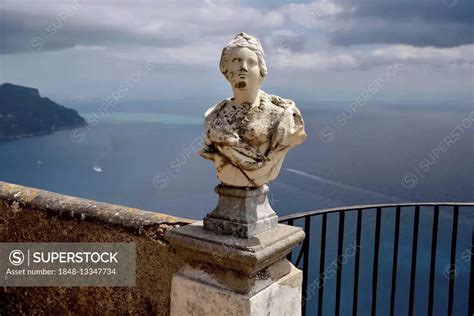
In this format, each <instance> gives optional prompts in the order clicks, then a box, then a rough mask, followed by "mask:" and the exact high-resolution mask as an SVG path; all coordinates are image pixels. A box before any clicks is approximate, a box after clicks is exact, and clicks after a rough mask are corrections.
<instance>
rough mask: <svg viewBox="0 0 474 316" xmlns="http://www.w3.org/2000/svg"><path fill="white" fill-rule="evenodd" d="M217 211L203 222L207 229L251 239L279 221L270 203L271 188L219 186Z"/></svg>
mask: <svg viewBox="0 0 474 316" xmlns="http://www.w3.org/2000/svg"><path fill="white" fill-rule="evenodd" d="M214 190H215V191H216V193H217V194H219V202H218V204H217V207H216V208H215V209H214V210H213V211H212V212H211V213H209V214H207V216H206V217H205V218H204V228H205V229H207V230H211V231H214V232H217V233H220V234H228V235H236V236H240V237H244V238H249V237H252V236H255V235H257V234H260V233H263V232H265V231H268V230H270V229H273V228H275V227H277V225H278V217H277V215H276V214H275V212H274V211H273V209H272V207H271V206H270V203H269V202H268V198H267V194H268V186H267V185H263V186H261V187H256V188H236V187H229V186H225V185H219V186H217V187H216V188H215V189H214Z"/></svg>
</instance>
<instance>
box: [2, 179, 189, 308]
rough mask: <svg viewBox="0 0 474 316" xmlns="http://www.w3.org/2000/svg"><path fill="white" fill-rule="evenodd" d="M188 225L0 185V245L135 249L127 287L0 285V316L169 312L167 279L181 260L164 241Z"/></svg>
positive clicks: (164, 217)
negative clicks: (127, 245) (131, 245)
mask: <svg viewBox="0 0 474 316" xmlns="http://www.w3.org/2000/svg"><path fill="white" fill-rule="evenodd" d="M191 222H192V221H190V220H187V219H181V218H176V217H172V216H169V215H164V214H160V213H155V212H147V211H143V210H139V209H133V208H128V207H124V206H117V205H111V204H106V203H100V202H95V201H91V200H85V199H80V198H75V197H70V196H65V195H61V194H56V193H51V192H47V191H43V190H37V189H32V188H27V187H23V186H18V185H13V184H9V183H5V182H0V242H135V243H136V249H137V263H136V265H137V270H136V287H134V288H127V287H115V288H111V287H73V288H63V287H61V288H59V287H16V288H8V287H7V288H0V315H17V314H23V315H50V314H54V315H72V314H75V315H77V314H81V315H94V314H104V315H105V314H111V313H113V314H119V315H122V314H153V315H168V314H169V308H170V292H171V289H170V287H171V277H172V275H173V273H175V272H176V271H178V270H179V269H180V268H181V266H182V264H183V261H182V259H181V258H180V257H178V256H177V255H176V254H175V253H174V252H173V251H172V250H171V248H170V247H169V246H168V243H167V242H166V240H165V239H164V237H163V236H164V234H165V233H166V232H167V231H168V230H170V229H172V228H176V227H179V226H183V225H187V224H189V223H191ZM0 255H3V254H0Z"/></svg>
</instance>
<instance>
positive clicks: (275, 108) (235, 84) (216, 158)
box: [200, 33, 306, 188]
mask: <svg viewBox="0 0 474 316" xmlns="http://www.w3.org/2000/svg"><path fill="white" fill-rule="evenodd" d="M220 70H221V72H222V74H223V75H224V76H225V77H226V79H227V80H228V81H229V83H230V84H231V87H232V91H233V94H234V96H233V97H232V98H227V99H224V100H222V101H221V102H219V103H217V104H216V105H214V106H212V107H211V108H209V109H208V110H207V111H206V113H205V123H204V145H203V148H202V149H201V151H200V155H201V156H202V157H204V158H206V159H209V160H212V161H213V163H214V166H215V168H216V171H217V176H218V178H219V180H220V181H221V182H222V184H224V185H227V186H232V187H242V188H249V187H250V188H251V187H259V186H262V185H264V184H266V183H268V182H269V181H271V180H273V179H275V178H276V177H277V176H278V173H279V172H280V168H281V165H282V163H283V160H284V158H285V155H286V154H287V152H288V151H289V150H290V149H291V148H292V147H294V146H296V145H299V144H301V143H303V142H304V140H305V139H306V133H305V130H304V122H303V118H302V117H301V113H300V111H299V110H298V108H297V107H296V105H295V103H294V102H293V101H291V100H287V99H283V98H281V97H279V96H275V95H271V94H267V93H266V92H264V91H262V90H261V89H260V87H261V85H262V82H263V79H264V78H265V76H266V74H267V67H266V64H265V59H264V52H263V48H262V46H261V44H260V41H259V40H258V39H257V38H256V37H253V36H251V35H248V34H246V33H240V34H238V35H237V36H236V37H235V38H234V39H233V40H232V41H231V42H230V43H229V44H227V46H225V47H224V49H223V50H222V55H221V59H220Z"/></svg>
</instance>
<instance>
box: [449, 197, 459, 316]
mask: <svg viewBox="0 0 474 316" xmlns="http://www.w3.org/2000/svg"><path fill="white" fill-rule="evenodd" d="M458 219H459V206H455V207H454V212H453V228H452V230H451V232H452V235H451V260H450V261H449V269H450V271H449V293H448V315H453V298H454V279H455V278H456V244H457V243H456V242H457V235H458Z"/></svg>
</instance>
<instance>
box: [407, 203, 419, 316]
mask: <svg viewBox="0 0 474 316" xmlns="http://www.w3.org/2000/svg"><path fill="white" fill-rule="evenodd" d="M419 225H420V206H419V205H417V206H415V218H414V219H413V244H412V248H411V273H410V302H409V304H408V315H410V316H411V315H413V307H414V305H415V283H416V254H417V252H418V228H419Z"/></svg>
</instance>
